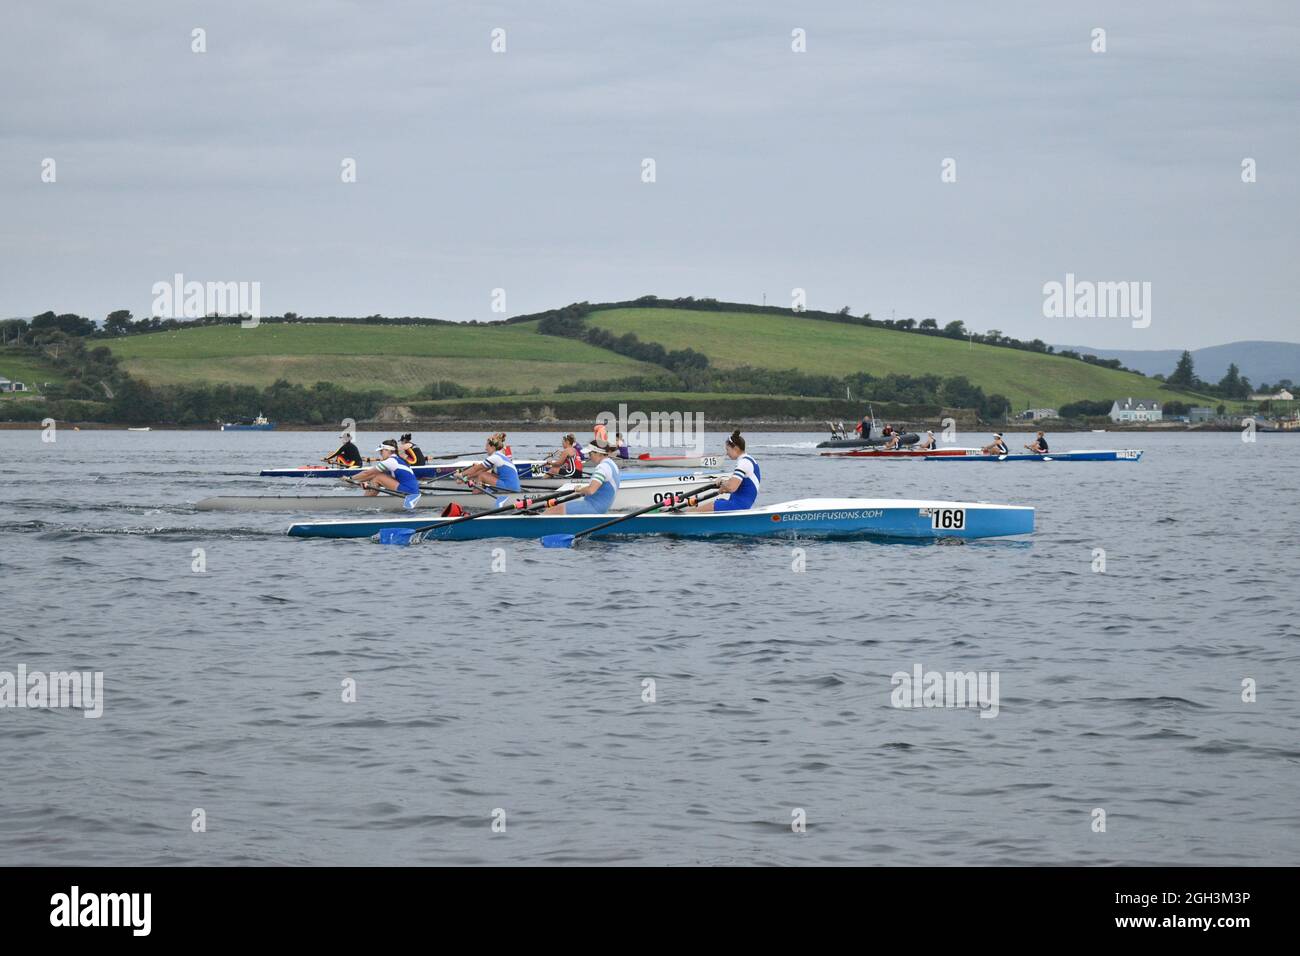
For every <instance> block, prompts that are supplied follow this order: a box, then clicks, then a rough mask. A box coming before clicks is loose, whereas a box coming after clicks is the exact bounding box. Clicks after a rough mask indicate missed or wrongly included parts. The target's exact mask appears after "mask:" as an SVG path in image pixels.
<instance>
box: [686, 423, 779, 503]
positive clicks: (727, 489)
mask: <svg viewBox="0 0 1300 956" xmlns="http://www.w3.org/2000/svg"><path fill="white" fill-rule="evenodd" d="M726 448H727V457H728V458H730V459H731V460H732V461H733V462H734V463H735V467H734V469H733V470H732V472H731V474H730V475H729V476H728V477H726V478H723V479H722V480H721V481H720V482H718V487H719V488H721V489H722V491H723V494H721V495H719V496H718V497H717V498H713V499H711V500H709V501H706V502H704V503H703V504H701V505H699V506H697V507H696V508H695V510H696V511H746V510H748V509H749V508H752V507H754V502H755V501H756V500H757V499H758V492H759V490H760V488H761V487H762V482H763V473H762V471H761V470H760V469H759V467H758V462H757V461H755V460H754V456H753V455H750V454H747V453H746V452H745V437H744V436H743V435H741V434H740V432H739V430H737V431H734V432H732V433H731V437H730V438H728V439H727V445H726Z"/></svg>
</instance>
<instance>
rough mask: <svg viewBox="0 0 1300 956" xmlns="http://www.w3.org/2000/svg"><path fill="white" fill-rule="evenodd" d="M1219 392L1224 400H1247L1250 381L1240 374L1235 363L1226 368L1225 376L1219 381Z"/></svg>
mask: <svg viewBox="0 0 1300 956" xmlns="http://www.w3.org/2000/svg"><path fill="white" fill-rule="evenodd" d="M1219 390H1220V392H1221V393H1222V395H1223V397H1224V398H1249V397H1250V379H1248V378H1245V377H1244V376H1242V374H1241V370H1240V369H1239V368H1237V364H1236V363H1235V362H1233V363H1231V364H1230V365H1229V366H1228V371H1227V374H1225V375H1224V376H1223V378H1221V379H1219Z"/></svg>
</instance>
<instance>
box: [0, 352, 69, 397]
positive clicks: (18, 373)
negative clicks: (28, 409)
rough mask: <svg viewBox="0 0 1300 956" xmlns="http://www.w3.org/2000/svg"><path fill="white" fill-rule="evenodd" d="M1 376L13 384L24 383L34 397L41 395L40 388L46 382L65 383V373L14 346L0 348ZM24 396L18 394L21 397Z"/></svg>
mask: <svg viewBox="0 0 1300 956" xmlns="http://www.w3.org/2000/svg"><path fill="white" fill-rule="evenodd" d="M0 375H3V376H4V377H5V378H7V379H9V380H10V381H11V382H22V383H23V384H24V385H26V386H27V387H28V389H30V390H31V394H33V395H36V394H39V393H40V386H41V384H42V383H44V382H52V383H62V382H63V381H64V375H63V373H62V372H60V371H59V370H58V369H56V368H55V367H54V366H53V365H50V364H49V363H47V362H43V361H41V360H40V359H39V358H36V357H35V356H33V355H31V354H30V353H28V352H24V351H21V350H20V349H18V348H16V347H14V346H3V347H0ZM22 394H23V393H21V392H20V393H18V395H19V396H21V395H22ZM15 397H17V396H15Z"/></svg>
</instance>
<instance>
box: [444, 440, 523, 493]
mask: <svg viewBox="0 0 1300 956" xmlns="http://www.w3.org/2000/svg"><path fill="white" fill-rule="evenodd" d="M507 447H508V446H507V445H506V436H505V432H497V433H496V434H495V435H490V436H489V437H488V440H487V442H486V443H485V444H484V447H483V450H484V451H485V452H487V457H486V458H484V459H483V460H482V461H476V462H474V464H472V465H470V466H469V467H468V468H466V469H465V470H464V471H462V472H458V473H457V477H458V478H462V479H464V480H466V481H470V480H475V479H476V480H478V481H479V482H481V483H482V484H485V485H488V486H490V487H492V488H495V489H496V490H497V491H504V492H509V493H512V494H513V493H517V492H519V490H520V488H519V471H518V469H516V468H515V463H514V462H513V461H511V460H510V453H509V452H508V451H506V448H507Z"/></svg>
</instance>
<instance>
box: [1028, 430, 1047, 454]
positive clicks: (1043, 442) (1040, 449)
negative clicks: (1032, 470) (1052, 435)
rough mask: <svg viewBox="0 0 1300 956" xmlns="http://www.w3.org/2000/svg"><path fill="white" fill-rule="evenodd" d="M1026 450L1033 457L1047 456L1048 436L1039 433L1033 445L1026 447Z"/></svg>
mask: <svg viewBox="0 0 1300 956" xmlns="http://www.w3.org/2000/svg"><path fill="white" fill-rule="evenodd" d="M1025 450H1026V451H1028V452H1029V453H1030V454H1031V455H1046V454H1047V452H1048V447H1047V436H1046V435H1044V434H1043V433H1042V432H1039V433H1038V437H1037V438H1035V439H1034V440H1033V442H1032V443H1031V444H1028V445H1026V446H1025Z"/></svg>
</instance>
